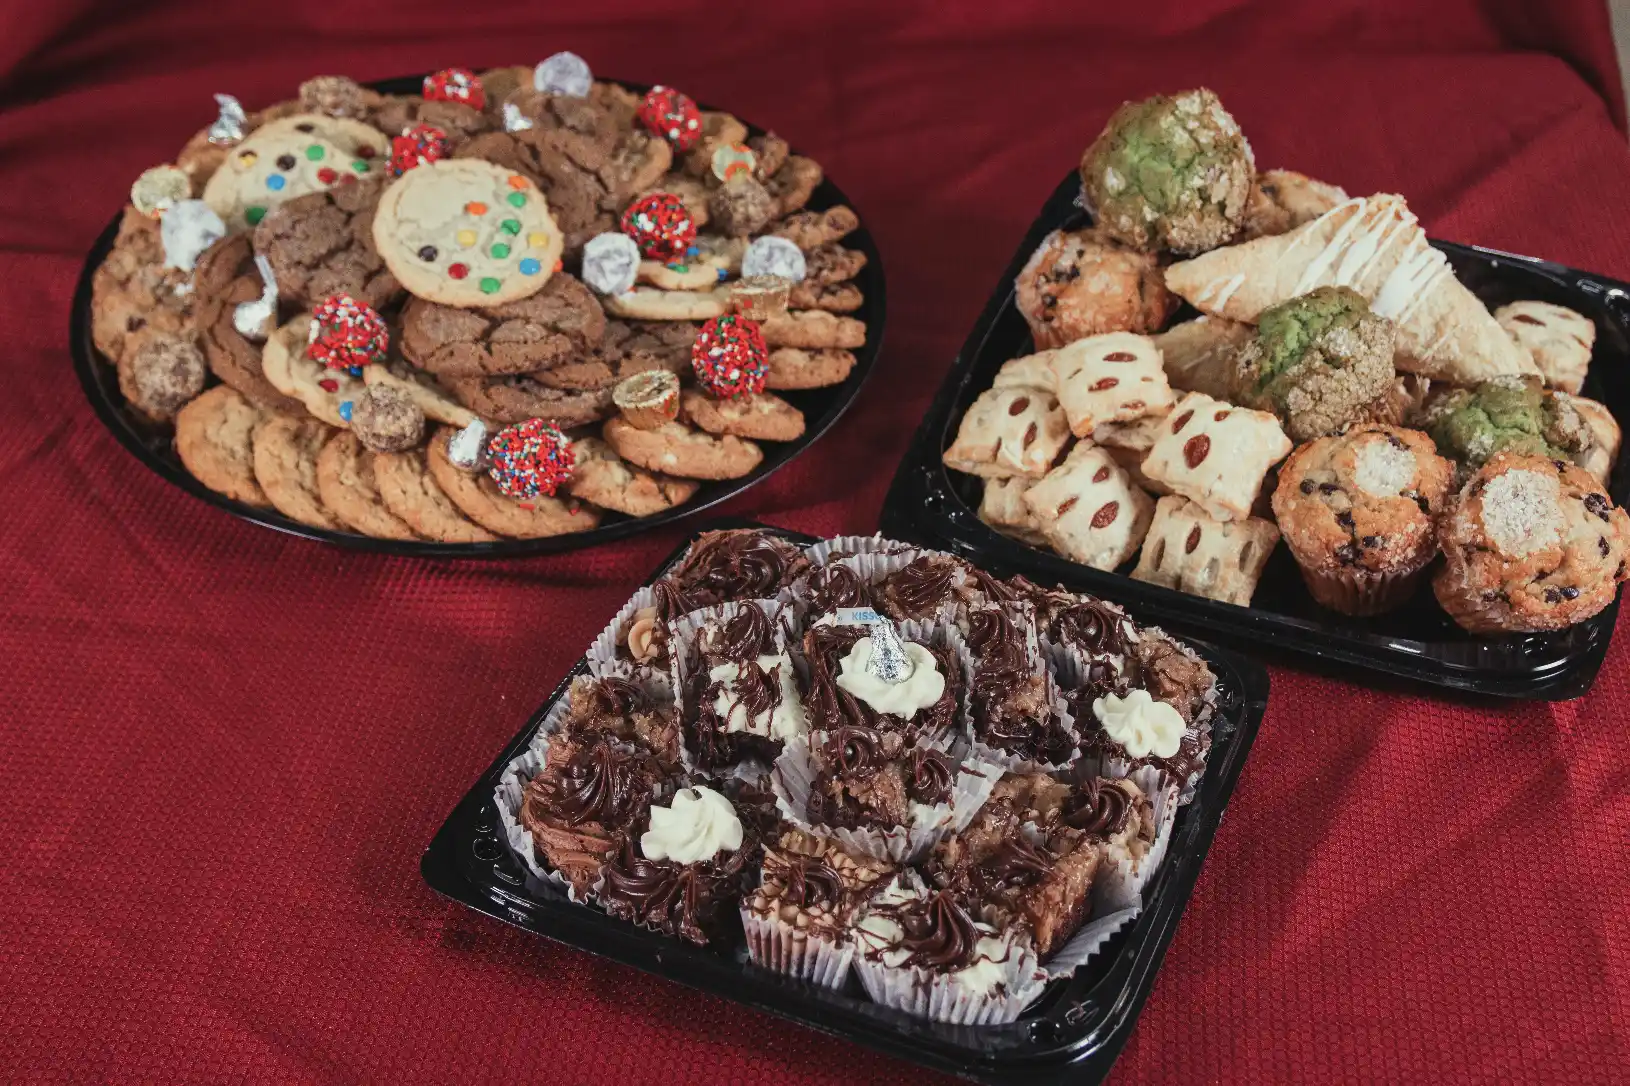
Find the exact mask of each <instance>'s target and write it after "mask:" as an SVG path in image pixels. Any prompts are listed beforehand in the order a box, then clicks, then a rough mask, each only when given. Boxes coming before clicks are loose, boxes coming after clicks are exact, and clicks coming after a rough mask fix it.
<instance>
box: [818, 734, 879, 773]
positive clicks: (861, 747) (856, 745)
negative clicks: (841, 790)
mask: <svg viewBox="0 0 1630 1086" xmlns="http://www.w3.org/2000/svg"><path fill="white" fill-rule="evenodd" d="M821 756H822V757H823V758H825V759H826V762H827V764H828V765H830V766H832V767H833V768H834V769H836V770H837V771H838V772H839V773H842V774H843V775H845V776H848V777H864V776H869V775H870V774H872V773H876V772H877V771H878V770H879V769H881V768H883V764H884V762H885V761H886V759H885V758H884V756H883V739H882V737H881V736H879V735H878V734H877V733H876V732H875V731H873V730H872V729H870V728H851V727H843V728H838V729H836V730H835V731H833V732H832V734H831V735H829V736H827V738H826V741H825V742H824V743H822V744H821Z"/></svg>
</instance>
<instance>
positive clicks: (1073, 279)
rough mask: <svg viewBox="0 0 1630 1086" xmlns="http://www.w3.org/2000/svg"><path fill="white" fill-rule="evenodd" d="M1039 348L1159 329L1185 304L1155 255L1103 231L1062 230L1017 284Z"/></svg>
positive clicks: (1038, 252) (1042, 246) (1028, 265)
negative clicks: (1179, 301)
mask: <svg viewBox="0 0 1630 1086" xmlns="http://www.w3.org/2000/svg"><path fill="white" fill-rule="evenodd" d="M1014 289H1015V291H1016V294H1017V300H1018V306H1019V312H1020V313H1022V314H1023V315H1024V319H1025V322H1026V323H1027V324H1029V325H1030V334H1031V336H1032V337H1033V338H1034V339H1035V341H1036V348H1037V349H1038V350H1047V349H1049V348H1053V347H1062V346H1064V345H1065V344H1066V343H1073V342H1074V341H1076V340H1078V339H1085V338H1086V337H1087V336H1096V335H1102V334H1104V333H1106V332H1154V331H1158V330H1159V328H1160V326H1161V325H1162V324H1164V323H1166V318H1167V317H1169V316H1171V315H1172V313H1173V311H1174V310H1176V308H1177V298H1176V297H1175V296H1174V295H1172V294H1171V293H1169V292H1168V291H1167V290H1166V281H1165V279H1164V278H1163V277H1162V275H1161V271H1160V265H1159V264H1158V263H1157V262H1156V260H1155V258H1154V257H1153V256H1152V255H1150V254H1148V253H1142V252H1139V251H1138V250H1136V249H1133V248H1131V247H1130V246H1127V245H1124V244H1122V243H1121V242H1118V241H1116V240H1115V239H1114V238H1112V237H1110V236H1109V235H1108V234H1107V233H1105V232H1104V231H1102V230H1074V231H1071V232H1069V233H1065V232H1064V231H1062V230H1055V231H1053V232H1052V233H1051V234H1048V235H1047V237H1045V238H1043V239H1042V243H1041V244H1040V245H1039V246H1037V247H1036V251H1035V253H1034V254H1032V255H1031V257H1030V260H1029V261H1028V262H1027V263H1026V264H1025V266H1024V270H1023V271H1021V272H1019V278H1018V280H1017V281H1016V282H1015V284H1014Z"/></svg>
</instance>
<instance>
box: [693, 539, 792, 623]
mask: <svg viewBox="0 0 1630 1086" xmlns="http://www.w3.org/2000/svg"><path fill="white" fill-rule="evenodd" d="M807 569H809V559H808V558H807V557H805V556H804V552H803V550H802V549H801V548H799V547H798V546H796V545H795V544H792V543H789V542H787V541H786V540H785V539H782V538H781V537H779V536H774V535H770V534H768V533H766V532H761V531H758V530H756V529H753V528H733V529H729V530H727V531H721V532H705V533H703V534H702V535H701V536H700V537H698V538H697V540H696V542H695V543H692V544H691V547H690V551H689V553H687V554H686V555H685V559H684V561H682V562H681V563H680V564H679V568H678V569H676V570H674V572H673V573H672V574H670V575H669V578H668V579H669V580H671V581H672V582H673V584H674V586H675V587H676V588H677V589H678V590H679V593H680V594H681V595H682V596H683V597H684V599H685V600H686V601H687V602H689V604H690V607H689V608H688V609H691V610H694V609H695V608H697V607H709V606H712V605H713V604H716V603H723V602H725V601H726V600H757V599H771V598H773V597H774V596H775V595H776V593H778V592H780V591H781V590H782V589H783V588H790V587H791V586H792V583H793V582H794V581H796V580H797V579H798V578H799V577H801V576H803V574H804V572H805V571H806V570H807Z"/></svg>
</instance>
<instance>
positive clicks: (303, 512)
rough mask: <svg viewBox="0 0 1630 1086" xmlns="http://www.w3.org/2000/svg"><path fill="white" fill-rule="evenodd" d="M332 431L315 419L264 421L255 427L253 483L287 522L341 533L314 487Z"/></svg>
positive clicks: (277, 418) (280, 418)
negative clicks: (321, 458)
mask: <svg viewBox="0 0 1630 1086" xmlns="http://www.w3.org/2000/svg"><path fill="white" fill-rule="evenodd" d="M334 432H335V431H333V430H331V429H330V428H328V427H327V426H324V425H323V424H322V423H320V422H318V421H317V420H316V419H296V418H289V417H287V416H278V417H276V418H270V419H267V420H266V421H265V422H263V423H261V424H260V425H259V426H257V427H256V428H255V434H254V455H255V481H256V482H257V483H259V484H260V488H261V490H263V491H265V492H266V497H267V498H268V499H270V500H271V503H272V506H273V508H275V509H276V510H277V511H278V512H279V513H282V514H283V515H284V516H286V517H288V518H289V519H290V520H294V521H299V522H300V523H301V524H309V525H311V526H312V527H313V528H327V529H329V530H330V531H344V529H345V525H344V524H343V523H341V522H340V520H339V519H338V518H337V517H335V516H334V514H333V513H331V512H329V510H328V507H327V506H325V505H324V504H323V499H322V496H321V495H320V494H319V492H318V488H317V457H318V455H319V454H320V453H321V452H322V448H323V445H324V444H326V443H327V441H328V439H329V436H330V435H331V434H333V433H334Z"/></svg>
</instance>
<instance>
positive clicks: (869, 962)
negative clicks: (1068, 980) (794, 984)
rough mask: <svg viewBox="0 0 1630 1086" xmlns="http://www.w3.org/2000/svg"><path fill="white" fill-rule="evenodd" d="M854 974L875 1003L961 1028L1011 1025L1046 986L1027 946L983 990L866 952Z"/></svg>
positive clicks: (953, 977) (948, 975) (952, 976)
mask: <svg viewBox="0 0 1630 1086" xmlns="http://www.w3.org/2000/svg"><path fill="white" fill-rule="evenodd" d="M855 972H856V973H857V974H858V975H859V976H860V983H861V985H862V987H864V988H865V989H866V994H867V995H869V996H871V997H872V999H873V1001H875V1002H877V1003H881V1004H882V1005H883V1006H885V1007H893V1008H895V1009H896V1010H901V1011H905V1012H906V1013H907V1014H912V1015H916V1016H917V1017H919V1018H931V1019H933V1020H934V1021H936V1022H953V1023H956V1024H957V1025H963V1026H990V1025H998V1024H1001V1023H1003V1022H1012V1021H1013V1020H1015V1019H1016V1018H1018V1017H1019V1015H1021V1014H1023V1013H1024V1009H1025V1008H1026V1007H1028V1006H1030V1004H1032V1003H1034V1002H1035V1001H1036V999H1037V997H1039V996H1040V995H1041V993H1042V992H1043V991H1044V990H1045V989H1046V987H1047V975H1046V974H1045V973H1044V972H1042V971H1041V969H1040V968H1038V967H1037V965H1036V954H1035V951H1033V950H1031V949H1030V948H1029V947H1025V946H1015V947H1014V953H1013V954H1012V955H1010V957H1009V958H1008V961H1007V962H1006V963H1004V968H1003V978H1002V981H1001V983H1000V984H998V985H996V986H994V987H992V988H991V989H989V990H987V991H982V992H981V991H974V990H972V989H969V988H966V987H964V986H963V985H962V984H961V983H959V982H958V980H957V977H956V974H954V973H940V972H936V971H934V970H932V969H923V968H921V967H919V966H889V965H884V964H883V963H882V962H880V961H876V960H873V959H871V958H868V957H867V956H866V955H864V954H862V955H859V956H857V957H856V959H855Z"/></svg>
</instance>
